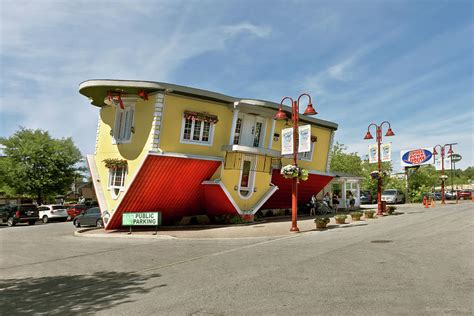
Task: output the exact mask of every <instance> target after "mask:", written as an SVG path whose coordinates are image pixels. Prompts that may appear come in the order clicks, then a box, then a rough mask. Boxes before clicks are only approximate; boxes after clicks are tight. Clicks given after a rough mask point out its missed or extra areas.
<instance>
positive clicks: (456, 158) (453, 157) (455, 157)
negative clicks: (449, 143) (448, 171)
mask: <svg viewBox="0 0 474 316" xmlns="http://www.w3.org/2000/svg"><path fill="white" fill-rule="evenodd" d="M450 157H451V161H452V162H459V161H461V159H462V156H461V155H460V154H452V155H451V156H450Z"/></svg>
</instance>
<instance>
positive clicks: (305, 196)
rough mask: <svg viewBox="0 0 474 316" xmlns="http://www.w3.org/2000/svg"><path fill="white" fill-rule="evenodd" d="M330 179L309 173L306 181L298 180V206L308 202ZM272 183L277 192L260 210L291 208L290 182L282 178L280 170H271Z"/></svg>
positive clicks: (329, 177)
mask: <svg viewBox="0 0 474 316" xmlns="http://www.w3.org/2000/svg"><path fill="white" fill-rule="evenodd" d="M332 178H333V176H329V175H319V174H314V173H310V174H309V178H308V180H306V181H301V180H300V182H299V184H298V204H300V203H306V202H308V201H309V199H310V198H311V195H313V194H317V193H319V191H321V190H322V189H323V188H324V187H325V186H326V184H328V183H329V181H331V179H332ZM272 183H273V184H274V185H276V186H278V191H276V192H275V193H274V194H273V195H272V196H271V197H270V199H268V201H267V202H265V204H263V206H262V209H274V208H275V209H279V208H291V183H292V180H291V179H285V178H283V176H282V175H281V174H280V170H273V173H272Z"/></svg>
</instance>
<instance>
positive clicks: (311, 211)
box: [309, 194, 316, 216]
mask: <svg viewBox="0 0 474 316" xmlns="http://www.w3.org/2000/svg"><path fill="white" fill-rule="evenodd" d="M309 206H310V208H309V216H315V215H316V196H315V195H314V194H313V195H311V199H310V200H309Z"/></svg>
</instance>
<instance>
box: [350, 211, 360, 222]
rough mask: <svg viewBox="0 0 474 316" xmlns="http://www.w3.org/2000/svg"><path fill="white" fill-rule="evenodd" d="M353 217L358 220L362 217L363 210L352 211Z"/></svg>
mask: <svg viewBox="0 0 474 316" xmlns="http://www.w3.org/2000/svg"><path fill="white" fill-rule="evenodd" d="M351 217H352V220H355V221H358V220H360V218H361V217H362V212H352V213H351Z"/></svg>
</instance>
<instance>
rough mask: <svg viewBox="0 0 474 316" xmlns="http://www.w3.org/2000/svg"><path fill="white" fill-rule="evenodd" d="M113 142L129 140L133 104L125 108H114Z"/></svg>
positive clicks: (130, 136) (133, 111) (131, 127)
mask: <svg viewBox="0 0 474 316" xmlns="http://www.w3.org/2000/svg"><path fill="white" fill-rule="evenodd" d="M115 109H116V110H115V126H114V133H113V135H114V137H113V139H114V143H116V144H119V143H127V142H130V140H131V138H132V132H133V116H134V114H135V107H134V106H126V107H125V109H121V108H120V107H116V108H115Z"/></svg>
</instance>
